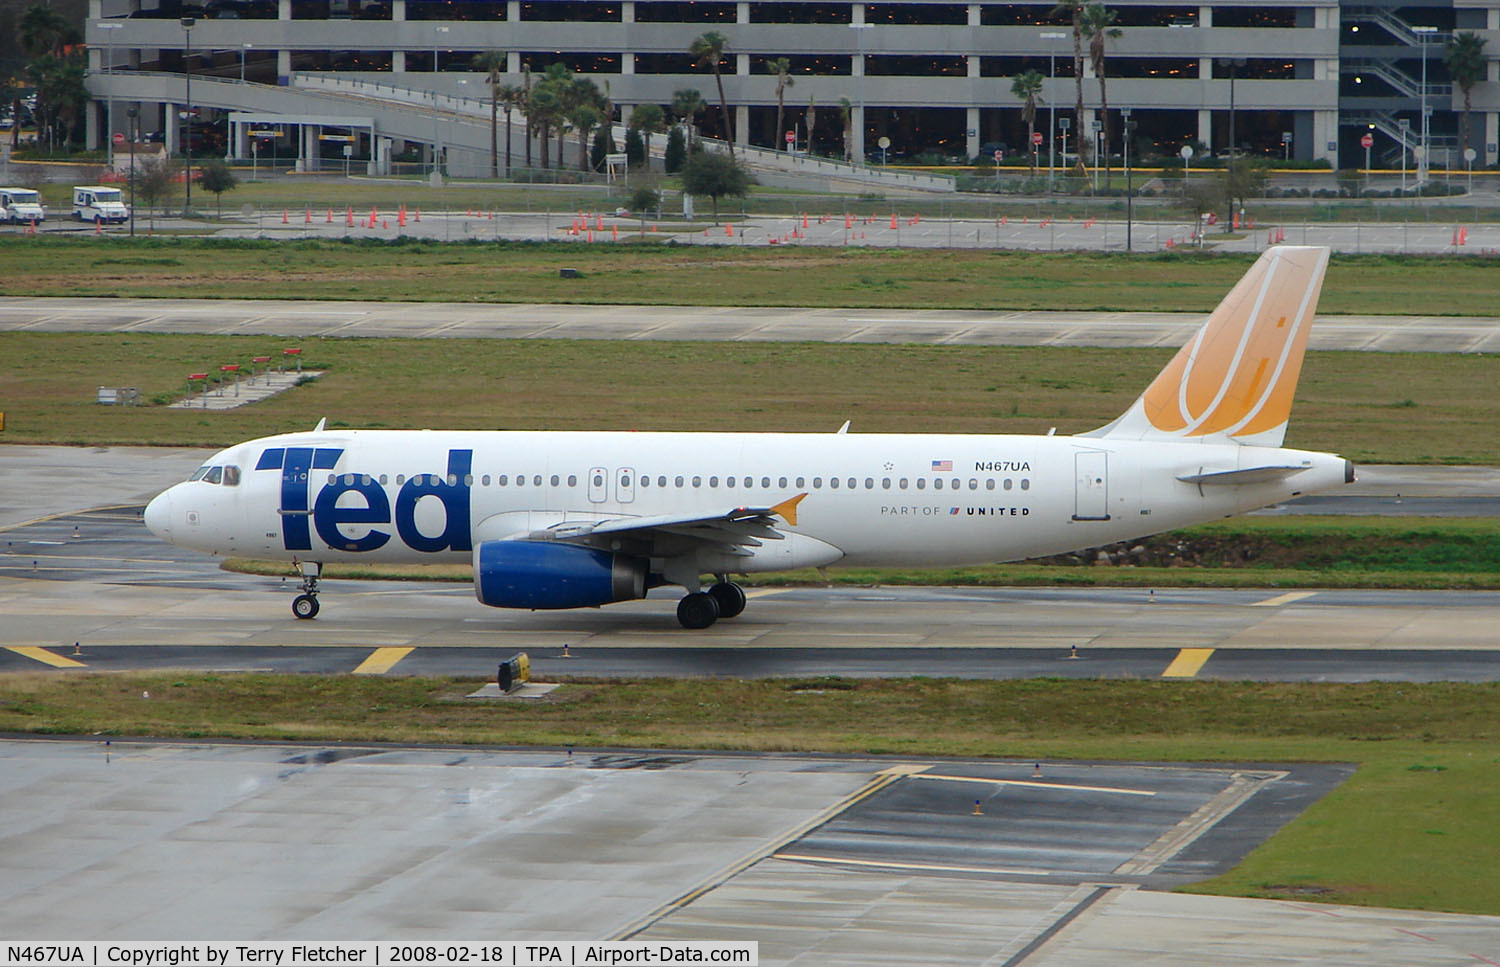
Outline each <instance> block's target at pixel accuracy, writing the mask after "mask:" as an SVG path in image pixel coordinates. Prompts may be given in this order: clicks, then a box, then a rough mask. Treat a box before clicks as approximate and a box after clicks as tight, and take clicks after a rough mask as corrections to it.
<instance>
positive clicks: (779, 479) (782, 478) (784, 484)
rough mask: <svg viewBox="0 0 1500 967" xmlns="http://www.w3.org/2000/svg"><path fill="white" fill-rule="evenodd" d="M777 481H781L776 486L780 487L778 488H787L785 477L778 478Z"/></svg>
mask: <svg viewBox="0 0 1500 967" xmlns="http://www.w3.org/2000/svg"><path fill="white" fill-rule="evenodd" d="M777 480H778V481H780V482H779V483H777V484H776V486H778V487H785V486H786V478H785V477H778V478H777Z"/></svg>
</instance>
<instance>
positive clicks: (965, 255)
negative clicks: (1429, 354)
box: [0, 235, 1500, 315]
mask: <svg viewBox="0 0 1500 967" xmlns="http://www.w3.org/2000/svg"><path fill="white" fill-rule="evenodd" d="M0 259H3V260H4V262H5V263H6V266H7V271H6V272H5V273H4V277H3V278H0V294H3V295H59V296H120V297H131V298H137V297H140V298H151V297H168V296H173V297H193V298H203V297H215V298H247V299H265V298H280V299H374V300H417V301H434V300H441V301H459V302H547V303H570V302H578V303H598V302H603V303H633V304H647V305H656V304H687V305H729V306H743V305H771V306H815V307H822V306H845V307H847V306H867V307H890V308H922V309H931V308H955V309H1100V310H1119V311H1136V310H1180V311H1193V312H1206V311H1208V310H1209V309H1211V308H1213V307H1214V306H1215V305H1217V304H1218V302H1219V300H1220V299H1222V298H1223V296H1224V294H1225V293H1226V292H1228V291H1229V289H1230V287H1231V286H1233V284H1234V283H1235V282H1236V281H1238V279H1239V277H1240V276H1241V275H1242V274H1243V273H1244V271H1245V269H1246V268H1247V267H1248V265H1249V264H1250V263H1251V262H1252V261H1253V260H1254V257H1253V256H1241V255H1214V254H1207V255H1203V254H1192V253H1181V254H1159V255H1134V256H1127V255H1123V254H1118V253H1114V254H1110V253H1066V254H1061V255H1055V254H1048V253H1016V252H987V251H972V250H957V251H955V250H903V251H889V250H871V249H849V250H846V249H838V248H813V247H807V248H796V249H788V250H784V251H783V250H776V249H769V248H739V247H718V246H697V247H690V246H672V247H668V246H663V245H621V246H602V245H595V246H587V245H576V244H574V245H563V244H539V243H522V242H510V243H462V244H445V243H443V242H416V241H408V242H389V243H388V242H370V241H360V242H341V241H336V240H327V241H286V242H280V241H256V240H251V239H242V240H232V239H202V238H181V239H164V238H137V239H136V240H134V241H130V240H128V239H125V238H123V237H118V236H109V237H103V238H95V237H94V236H92V235H86V236H84V237H68V236H48V235H42V236H34V237H31V236H25V235H4V236H0ZM130 259H140V261H139V262H131V261H128V260H130ZM170 260H175V261H176V263H177V264H173V263H172V262H171V261H170ZM563 266H569V267H573V268H577V269H579V270H580V271H582V273H583V275H584V277H583V278H582V279H561V278H559V277H558V272H557V270H558V268H560V267H563ZM1497 303H1500V272H1495V271H1494V270H1493V268H1492V266H1490V265H1489V263H1488V261H1487V260H1484V259H1478V258H1468V257H1462V258H1460V257H1404V256H1374V255H1367V256H1336V257H1335V258H1334V260H1333V263H1332V265H1331V267H1330V269H1329V272H1328V282H1327V285H1326V287H1325V288H1324V291H1323V296H1322V300H1321V302H1320V305H1319V309H1320V311H1322V312H1324V313H1389V314H1403V313H1406V314H1418V315H1430V314H1444V315H1488V314H1490V313H1492V312H1494V307H1495V305H1496V304H1497Z"/></svg>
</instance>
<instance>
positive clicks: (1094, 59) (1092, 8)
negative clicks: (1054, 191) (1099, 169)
mask: <svg viewBox="0 0 1500 967" xmlns="http://www.w3.org/2000/svg"><path fill="white" fill-rule="evenodd" d="M1116 16H1118V14H1117V13H1116V12H1115V11H1113V10H1110V9H1109V8H1108V7H1106V6H1105V5H1104V4H1102V3H1098V2H1093V3H1089V4H1088V5H1086V6H1085V7H1084V8H1083V16H1082V22H1081V23H1080V25H1079V26H1080V30H1081V31H1082V33H1083V36H1085V37H1087V38H1088V39H1089V62H1090V63H1091V64H1092V65H1093V67H1094V76H1095V77H1097V78H1098V79H1099V114H1100V117H1101V118H1102V119H1103V124H1101V125H1100V130H1101V131H1102V132H1103V134H1104V176H1105V178H1106V180H1107V179H1108V177H1109V95H1108V94H1107V93H1105V89H1104V57H1105V51H1104V41H1105V39H1106V38H1108V39H1114V38H1116V37H1120V36H1121V35H1122V32H1121V30H1120V28H1119V27H1116V26H1115V25H1114V23H1115V17H1116ZM1230 147H1231V148H1233V147H1234V146H1233V145H1230Z"/></svg>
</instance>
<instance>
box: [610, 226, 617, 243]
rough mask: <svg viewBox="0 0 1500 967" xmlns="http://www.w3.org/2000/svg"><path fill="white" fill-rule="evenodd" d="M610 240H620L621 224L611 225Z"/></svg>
mask: <svg viewBox="0 0 1500 967" xmlns="http://www.w3.org/2000/svg"><path fill="white" fill-rule="evenodd" d="M609 240H610V241H611V242H618V241H619V240H620V226H618V225H611V226H609Z"/></svg>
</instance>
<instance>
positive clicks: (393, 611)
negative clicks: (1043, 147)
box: [0, 508, 1500, 681]
mask: <svg viewBox="0 0 1500 967" xmlns="http://www.w3.org/2000/svg"><path fill="white" fill-rule="evenodd" d="M0 536H3V538H4V542H5V543H4V546H3V548H0V612H3V613H4V614H5V615H6V622H5V630H4V636H3V646H0V671H11V670H20V669H30V670H48V669H50V670H53V671H57V672H65V671H69V670H83V669H94V670H125V669H148V668H151V669H160V668H191V669H200V670H203V669H212V670H271V671H285V672H298V673H320V674H349V673H357V674H382V675H386V674H401V675H408V674H425V675H458V676H478V677H488V676H490V675H492V674H493V673H494V669H495V665H496V663H497V662H498V661H499V660H502V659H504V658H508V657H510V656H511V655H512V654H515V653H516V652H525V653H527V654H528V655H530V656H531V658H532V667H533V673H534V677H536V678H538V679H545V678H547V677H548V676H553V677H558V676H585V677H593V676H647V677H650V676H682V675H701V676H729V677H744V678H758V677H775V676H811V675H843V676H853V677H870V676H876V677H905V676H911V675H928V676H937V677H957V678H1030V677H1038V676H1049V677H1050V676H1056V677H1080V678H1135V679H1139V678H1161V677H1166V678H1221V679H1234V680H1252V679H1253V680H1263V681H1367V680H1389V681H1434V680H1456V681H1494V680H1500V636H1497V635H1496V634H1495V630H1494V629H1496V628H1500V592H1463V591H1399V590H1389V591H1382V590H1373V591H1336V590H1317V589H1306V590H1294V591H1262V590H1197V589H1181V588H1178V589H1161V590H1154V589H1138V588H1125V589H1103V588H1087V589H1066V588H896V587H878V588H785V589H778V588H761V589H753V590H752V591H751V592H750V597H751V600H750V603H749V607H748V608H747V609H746V612H745V613H744V614H743V615H741V616H740V617H738V618H736V619H734V620H733V621H724V622H720V623H718V624H716V625H715V626H713V627H712V628H710V629H708V630H706V631H699V632H688V631H684V630H683V629H681V628H680V627H678V626H677V623H676V620H675V617H674V609H675V604H676V599H677V595H676V594H675V593H672V592H671V591H670V590H669V589H663V590H662V591H661V592H657V593H654V594H653V595H651V596H650V597H648V598H647V599H645V600H643V601H632V602H623V603H621V604H617V605H611V606H609V607H606V608H601V609H583V610H576V611H561V612H526V611H509V610H499V609H493V608H486V607H484V606H482V605H480V604H479V603H478V602H477V601H476V600H475V599H474V595H473V590H472V588H471V587H470V586H469V585H467V584H441V583H434V584H428V583H421V584H412V583H410V582H365V581H343V582H340V581H325V582H324V584H323V593H322V602H323V609H322V611H321V613H320V615H319V617H318V618H317V619H316V620H314V621H298V620H295V619H294V618H292V616H291V613H290V610H289V603H290V600H291V597H292V595H293V593H294V589H295V588H296V586H297V583H296V581H295V580H290V581H289V580H284V579H279V578H274V577H272V578H268V577H259V576H253V575H243V574H232V573H227V572H224V571H221V570H219V569H218V567H217V562H215V561H214V560H213V559H212V558H208V557H205V556H203V555H198V554H193V553H192V552H187V551H181V550H178V549H176V548H173V547H171V546H169V545H165V544H162V543H161V542H159V541H156V540H155V539H154V538H153V537H151V535H150V534H148V533H147V532H146V530H145V528H144V526H143V525H142V524H141V523H140V521H139V509H138V508H119V509H114V510H103V511H97V512H93V513H86V514H78V515H62V516H58V517H53V518H50V519H47V520H43V521H39V522H36V523H33V524H29V525H25V526H21V527H15V528H11V529H9V530H6V531H5V532H4V533H3V535H0Z"/></svg>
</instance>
